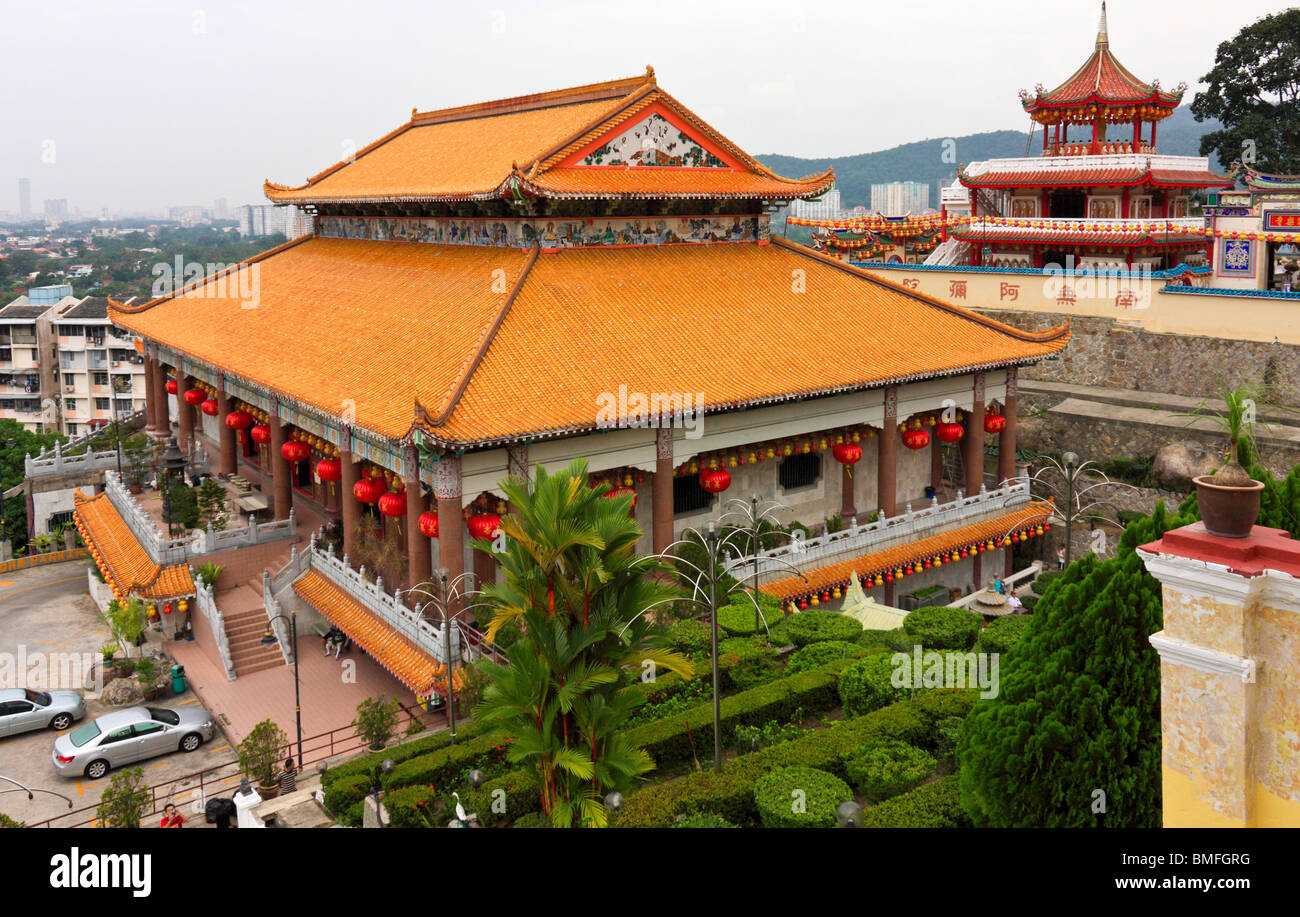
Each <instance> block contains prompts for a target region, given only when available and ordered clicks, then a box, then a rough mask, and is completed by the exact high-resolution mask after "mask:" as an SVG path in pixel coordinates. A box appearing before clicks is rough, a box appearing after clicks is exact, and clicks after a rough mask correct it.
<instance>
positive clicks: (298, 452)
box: [280, 439, 311, 464]
mask: <svg viewBox="0 0 1300 917" xmlns="http://www.w3.org/2000/svg"><path fill="white" fill-rule="evenodd" d="M280 454H281V455H282V456H284V457H285V458H286V459H287V460H288V461H289V462H291V463H293V464H297V463H298V462H302V461H306V460H307V459H308V458H310V457H311V446H309V445H307V444H306V443H304V442H302V441H300V440H296V439H291V440H289V441H288V442H287V443H285V444H284V445H283V446H281V447H280Z"/></svg>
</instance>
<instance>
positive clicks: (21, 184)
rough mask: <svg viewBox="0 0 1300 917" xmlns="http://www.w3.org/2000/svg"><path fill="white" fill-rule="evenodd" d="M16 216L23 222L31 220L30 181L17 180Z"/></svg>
mask: <svg viewBox="0 0 1300 917" xmlns="http://www.w3.org/2000/svg"><path fill="white" fill-rule="evenodd" d="M18 216H19V218H20V219H23V220H30V219H31V218H32V180H31V179H30V178H20V179H18Z"/></svg>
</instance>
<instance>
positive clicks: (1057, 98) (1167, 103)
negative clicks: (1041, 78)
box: [1020, 3, 1186, 124]
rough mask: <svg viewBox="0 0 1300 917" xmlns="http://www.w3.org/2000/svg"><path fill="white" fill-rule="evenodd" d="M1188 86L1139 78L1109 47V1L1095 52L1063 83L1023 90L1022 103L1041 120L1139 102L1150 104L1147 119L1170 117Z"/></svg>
mask: <svg viewBox="0 0 1300 917" xmlns="http://www.w3.org/2000/svg"><path fill="white" fill-rule="evenodd" d="M1185 88H1186V87H1185V86H1182V85H1180V86H1179V87H1178V88H1177V89H1176V90H1175V91H1174V92H1164V91H1162V90H1161V89H1160V84H1159V83H1155V82H1152V83H1147V82H1144V81H1143V80H1140V79H1138V78H1137V77H1136V76H1134V75H1133V73H1132V72H1131V71H1129V69H1128V68H1127V67H1125V66H1124V65H1123V64H1121V63H1120V62H1119V61H1118V60H1117V59H1116V58H1115V55H1114V54H1112V53H1111V50H1110V37H1109V35H1108V34H1107V30H1106V4H1105V3H1103V4H1102V5H1101V24H1100V25H1099V27H1098V29H1097V42H1096V46H1095V47H1094V48H1093V52H1092V54H1091V55H1090V56H1089V57H1088V59H1087V60H1086V61H1084V62H1083V66H1081V67H1080V68H1079V69H1078V70H1076V71H1075V72H1074V73H1073V74H1072V75H1071V76H1070V77H1069V78H1068V79H1067V80H1066V81H1065V82H1064V83H1062V84H1061V85H1059V86H1057V87H1056V88H1055V89H1052V90H1049V91H1047V92H1043V91H1042V87H1039V88H1038V90H1037V91H1036V92H1035V93H1034V94H1033V95H1031V94H1029V93H1028V92H1022V93H1021V96H1020V100H1021V104H1022V105H1023V106H1024V108H1025V111H1027V112H1029V114H1030V115H1031V116H1033V118H1034V120H1035V121H1038V122H1039V123H1048V124H1050V123H1053V122H1055V121H1057V120H1060V114H1061V112H1060V110H1061V109H1070V108H1080V107H1084V106H1091V105H1096V106H1099V107H1114V106H1136V105H1141V106H1145V107H1147V108H1148V110H1146V111H1144V113H1143V117H1144V120H1147V121H1155V120H1160V119H1161V118H1164V117H1167V116H1168V115H1169V114H1170V113H1171V112H1172V111H1173V110H1174V109H1175V108H1177V107H1178V104H1179V102H1180V101H1181V100H1182V97H1183V91H1184V89H1185Z"/></svg>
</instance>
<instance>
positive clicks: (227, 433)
mask: <svg viewBox="0 0 1300 917" xmlns="http://www.w3.org/2000/svg"><path fill="white" fill-rule="evenodd" d="M229 413H230V396H229V395H228V394H226V380H225V379H224V378H223V377H221V376H218V377H217V431H218V434H219V435H220V437H221V464H220V466H219V469H218V470H219V471H220V473H221V474H225V475H231V474H234V473H235V471H236V469H237V467H238V466H237V463H238V461H239V458H238V454H237V451H236V450H237V445H236V443H237V437H238V433H237V432H236V431H235V430H234V429H233V428H232V427H229V426H227V425H226V416H227V415H228V414H229Z"/></svg>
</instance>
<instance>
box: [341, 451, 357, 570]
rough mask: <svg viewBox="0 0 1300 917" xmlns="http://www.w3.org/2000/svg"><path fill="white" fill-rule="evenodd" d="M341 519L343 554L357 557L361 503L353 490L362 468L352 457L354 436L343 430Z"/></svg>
mask: <svg viewBox="0 0 1300 917" xmlns="http://www.w3.org/2000/svg"><path fill="white" fill-rule="evenodd" d="M339 466H340V470H341V477H340V479H339V518H340V521H341V522H342V524H343V553H344V554H346V555H348V556H349V557H351V558H354V559H355V558H356V556H357V527H358V526H359V525H360V523H361V501H360V500H358V499H357V496H356V494H355V493H353V492H352V491H353V488H355V487H356V486H357V483H358V482H359V481H360V480H361V466H360V465H359V464H358V463H357V462H356V461H354V460H353V457H352V434H351V433H350V432H349V431H348V430H346V429H345V430H343V432H342V435H341V436H340V437H339Z"/></svg>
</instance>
